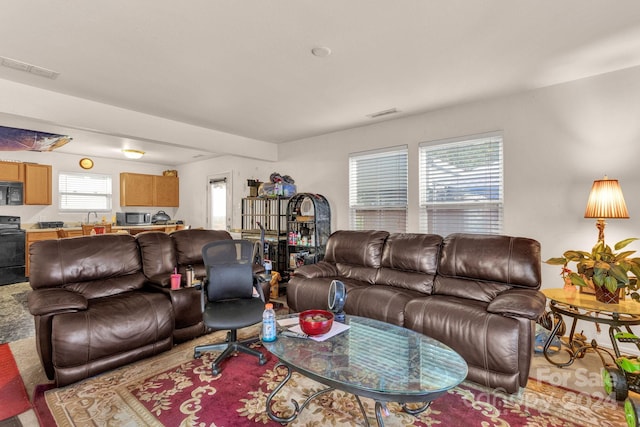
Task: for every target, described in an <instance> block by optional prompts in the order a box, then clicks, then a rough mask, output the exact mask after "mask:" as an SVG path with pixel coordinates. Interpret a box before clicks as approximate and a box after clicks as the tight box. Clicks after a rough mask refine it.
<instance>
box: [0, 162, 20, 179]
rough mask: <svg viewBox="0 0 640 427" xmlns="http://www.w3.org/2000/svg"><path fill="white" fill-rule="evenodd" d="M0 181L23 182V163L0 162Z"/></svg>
mask: <svg viewBox="0 0 640 427" xmlns="http://www.w3.org/2000/svg"><path fill="white" fill-rule="evenodd" d="M0 181H19V182H24V163H20V162H0Z"/></svg>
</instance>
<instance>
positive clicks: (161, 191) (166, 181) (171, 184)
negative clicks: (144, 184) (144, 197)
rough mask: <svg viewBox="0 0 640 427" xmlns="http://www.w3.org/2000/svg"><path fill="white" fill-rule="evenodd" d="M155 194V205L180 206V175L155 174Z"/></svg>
mask: <svg viewBox="0 0 640 427" xmlns="http://www.w3.org/2000/svg"><path fill="white" fill-rule="evenodd" d="M153 196H154V199H153V205H154V206H171V207H178V206H180V182H179V181H178V177H177V176H164V175H158V176H156V175H154V177H153Z"/></svg>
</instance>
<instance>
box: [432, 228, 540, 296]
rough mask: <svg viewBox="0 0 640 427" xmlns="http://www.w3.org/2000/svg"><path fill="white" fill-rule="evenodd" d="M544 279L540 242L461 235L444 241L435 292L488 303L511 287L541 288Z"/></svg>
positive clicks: (507, 237) (454, 235)
mask: <svg viewBox="0 0 640 427" xmlns="http://www.w3.org/2000/svg"><path fill="white" fill-rule="evenodd" d="M541 280H542V278H541V263H540V244H539V243H538V242H537V241H535V240H533V239H528V238H524V237H510V236H497V235H480V234H460V233H458V234H451V235H449V236H447V237H446V238H445V239H444V240H443V245H442V252H441V255H440V261H439V264H438V276H437V277H436V280H435V282H434V289H433V293H434V294H440V295H452V296H457V297H461V298H468V299H475V300H478V301H485V302H489V301H491V300H493V299H494V298H495V297H496V296H497V295H498V294H500V293H501V292H503V291H505V290H507V289H510V288H512V287H520V288H529V289H539V288H540V284H541Z"/></svg>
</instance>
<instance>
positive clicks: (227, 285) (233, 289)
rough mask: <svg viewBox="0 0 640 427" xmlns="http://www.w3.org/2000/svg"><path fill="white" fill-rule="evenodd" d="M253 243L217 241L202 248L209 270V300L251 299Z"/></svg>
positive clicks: (207, 269) (203, 257)
mask: <svg viewBox="0 0 640 427" xmlns="http://www.w3.org/2000/svg"><path fill="white" fill-rule="evenodd" d="M252 255H253V244H252V243H251V242H249V241H247V240H218V241H215V242H210V243H207V244H206V245H204V246H203V247H202V260H203V261H204V264H205V267H206V271H207V299H208V300H209V301H221V300H225V299H233V298H252V296H253V280H254V278H253V267H252V265H251V258H252Z"/></svg>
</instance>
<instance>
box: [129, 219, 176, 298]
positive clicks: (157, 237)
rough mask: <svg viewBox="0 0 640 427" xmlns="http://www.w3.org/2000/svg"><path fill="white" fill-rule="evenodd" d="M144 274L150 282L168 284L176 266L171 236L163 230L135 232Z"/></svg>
mask: <svg viewBox="0 0 640 427" xmlns="http://www.w3.org/2000/svg"><path fill="white" fill-rule="evenodd" d="M136 240H137V242H138V246H139V247H140V256H141V258H142V270H143V272H144V275H145V276H147V277H148V278H149V279H151V281H152V282H155V283H159V284H162V285H167V286H168V285H169V284H170V280H171V273H173V269H174V268H175V267H176V262H177V261H176V250H175V247H174V245H173V240H171V237H169V235H168V234H167V233H165V232H163V231H145V232H143V233H138V234H136Z"/></svg>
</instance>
